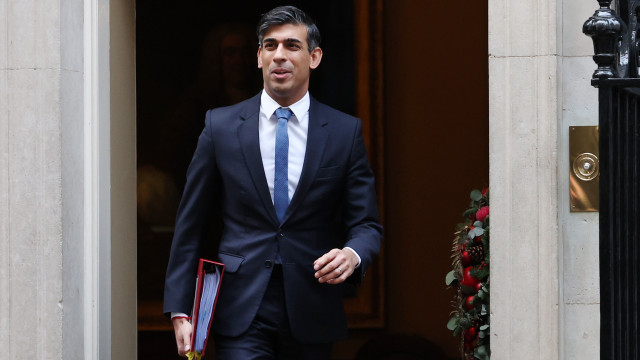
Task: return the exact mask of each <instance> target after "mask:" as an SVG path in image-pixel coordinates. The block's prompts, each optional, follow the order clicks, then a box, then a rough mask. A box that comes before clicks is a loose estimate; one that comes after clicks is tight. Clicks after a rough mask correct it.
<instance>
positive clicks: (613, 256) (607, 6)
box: [583, 0, 640, 360]
mask: <svg viewBox="0 0 640 360" xmlns="http://www.w3.org/2000/svg"><path fill="white" fill-rule="evenodd" d="M598 3H599V4H600V8H599V9H598V10H596V12H595V13H594V15H593V16H592V17H591V18H589V19H588V20H587V21H586V22H585V24H584V26H583V32H584V33H585V34H587V35H588V36H590V37H591V38H592V39H593V44H594V50H595V55H594V57H593V59H594V61H595V62H596V63H597V65H598V68H597V69H596V71H595V72H594V74H593V79H592V81H591V84H592V85H593V86H595V87H597V88H598V92H599V128H600V317H601V330H600V358H601V359H611V360H614V359H615V360H618V359H640V349H639V348H638V340H639V339H638V335H639V334H638V324H639V323H640V321H639V320H640V316H639V315H640V313H639V312H638V308H639V305H640V304H639V302H640V294H639V292H640V274H639V273H638V268H639V265H638V261H639V260H640V257H639V256H638V255H639V253H638V250H639V248H640V246H639V244H638V240H640V236H639V235H640V226H638V222H640V192H639V191H638V175H639V174H638V173H639V170H640V169H639V166H640V161H639V160H640V128H639V124H638V120H639V119H640V117H639V114H640V112H639V111H640V108H639V103H640V77H639V76H638V74H639V71H638V67H639V65H640V59H639V57H638V55H639V54H638V45H639V41H638V40H637V39H636V35H637V34H638V29H639V26H638V18H639V17H640V0H618V1H616V2H615V4H613V8H614V9H615V10H613V9H612V4H611V3H612V1H611V0H607V1H606V0H598Z"/></svg>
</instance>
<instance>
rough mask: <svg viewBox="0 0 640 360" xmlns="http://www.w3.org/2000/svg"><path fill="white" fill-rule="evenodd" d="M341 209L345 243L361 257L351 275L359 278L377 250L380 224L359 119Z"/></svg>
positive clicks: (380, 232)
mask: <svg viewBox="0 0 640 360" xmlns="http://www.w3.org/2000/svg"><path fill="white" fill-rule="evenodd" d="M343 209H344V213H343V217H344V222H345V226H346V229H347V242H346V244H345V246H348V247H350V248H352V249H353V250H355V251H356V253H358V255H359V256H360V258H361V262H360V266H359V267H358V269H356V270H357V271H356V273H355V274H354V276H353V277H354V278H355V279H354V280H361V278H362V277H363V276H364V273H365V271H366V269H367V268H368V267H369V265H371V262H372V261H373V259H374V258H375V257H376V256H377V255H378V253H379V251H380V243H381V240H382V225H380V220H379V215H378V206H377V201H376V189H375V179H374V177H373V171H371V168H370V167H369V162H368V158H367V150H366V148H365V145H364V139H363V137H362V123H361V122H360V120H358V121H357V125H356V126H355V130H354V134H353V141H352V148H351V153H350V156H349V167H348V169H347V180H346V189H345V193H344V204H343Z"/></svg>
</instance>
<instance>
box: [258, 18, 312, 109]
mask: <svg viewBox="0 0 640 360" xmlns="http://www.w3.org/2000/svg"><path fill="white" fill-rule="evenodd" d="M321 59H322V50H321V49H320V48H319V47H318V48H315V49H313V51H312V52H311V53H309V45H308V44H307V28H306V26H304V25H292V24H285V25H277V26H272V27H271V28H269V30H267V33H266V34H265V36H264V39H263V40H262V47H261V48H259V49H258V68H260V69H262V78H263V80H264V89H265V90H266V91H267V93H268V94H269V96H271V97H272V98H273V99H274V100H276V101H277V102H278V104H280V105H281V106H289V105H291V104H293V103H295V102H296V101H298V100H300V99H301V98H302V97H303V96H304V94H305V93H306V92H307V90H308V89H309V76H310V75H311V70H312V69H315V68H317V67H318V65H320V60H321Z"/></svg>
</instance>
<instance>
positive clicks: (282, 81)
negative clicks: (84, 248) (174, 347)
mask: <svg viewBox="0 0 640 360" xmlns="http://www.w3.org/2000/svg"><path fill="white" fill-rule="evenodd" d="M258 38H259V48H258V67H259V68H261V69H262V73H263V80H264V90H263V91H262V92H261V93H260V94H258V95H257V96H255V97H253V98H251V99H249V100H246V101H244V102H242V103H239V104H237V105H233V106H229V107H224V108H219V109H214V110H210V111H209V112H207V115H206V120H205V128H204V130H203V131H202V134H201V135H200V139H199V140H198V146H197V149H196V151H195V154H194V156H193V160H192V162H191V165H190V166H189V170H188V171H187V183H186V187H185V190H184V194H183V198H182V201H181V203H180V208H179V210H178V215H177V220H176V228H175V235H174V239H173V243H172V248H171V256H170V260H169V265H168V269H167V277H166V283H165V303H164V311H165V312H166V313H170V314H171V316H172V322H173V325H174V330H175V333H176V341H177V344H178V352H179V354H180V355H184V354H185V352H186V351H187V350H188V344H189V337H190V335H191V330H192V329H191V325H190V323H189V322H188V319H186V315H185V313H187V312H189V311H191V306H192V305H193V284H194V276H195V272H196V267H197V263H198V258H199V257H200V256H201V249H202V246H203V244H202V243H203V242H204V239H206V231H207V229H208V227H209V224H208V220H209V219H210V217H211V215H212V213H213V212H214V208H216V207H217V212H218V213H220V214H221V217H222V222H223V231H222V236H221V238H220V243H219V247H218V258H219V260H220V261H221V262H223V263H224V264H225V265H226V271H225V274H224V278H223V282H222V289H221V293H220V296H219V299H218V304H217V308H216V313H215V316H214V319H213V332H214V334H215V348H216V355H217V356H216V358H217V359H220V360H227V359H230V360H235V359H328V358H329V357H330V354H331V344H332V343H333V342H334V341H336V340H338V339H342V338H344V337H346V334H347V329H346V320H345V313H344V307H343V303H342V291H343V285H342V284H343V283H344V282H345V280H347V278H349V277H351V279H353V280H356V281H358V280H359V279H360V278H361V277H362V276H364V272H365V270H366V269H367V267H368V266H369V265H370V264H371V262H372V261H373V259H374V258H375V257H376V256H377V254H378V251H379V248H380V241H381V237H382V227H381V226H380V224H379V221H378V210H377V205H376V195H375V187H374V178H373V174H372V171H371V169H370V167H369V165H368V162H367V155H366V149H365V146H364V142H363V138H362V134H361V122H360V120H359V119H356V118H354V117H352V116H349V115H346V114H344V113H341V112H339V111H337V110H334V109H332V108H330V107H328V106H326V105H323V104H321V103H319V102H317V101H315V100H314V99H313V98H311V97H310V96H309V93H308V87H309V76H310V73H311V70H313V69H315V68H317V67H318V65H319V64H320V61H321V59H322V50H321V49H320V47H319V43H320V34H319V31H318V29H317V27H316V25H315V24H314V23H313V21H312V20H311V19H310V18H309V17H308V16H307V15H306V14H305V13H304V12H302V11H300V10H299V9H297V8H295V7H291V6H284V7H278V8H275V9H273V10H271V11H270V12H268V13H266V14H264V15H263V16H262V18H261V20H260V23H259V24H258Z"/></svg>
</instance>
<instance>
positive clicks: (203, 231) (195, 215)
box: [163, 110, 219, 314]
mask: <svg viewBox="0 0 640 360" xmlns="http://www.w3.org/2000/svg"><path fill="white" fill-rule="evenodd" d="M211 117H212V110H209V111H208V112H207V115H206V118H205V127H204V130H203V131H202V134H201V135H200V138H199V139H198V146H197V148H196V151H195V153H194V155H193V159H192V160H191V164H190V165H189V168H188V170H187V181H186V185H185V189H184V193H183V195H182V199H181V201H180V206H179V207H178V213H177V216H176V225H175V230H174V235H173V241H172V243H171V253H170V256H169V263H168V266H167V273H166V278H165V288H164V310H163V311H164V313H165V314H170V313H171V312H182V313H186V314H190V313H191V308H192V306H193V297H194V289H195V277H196V273H197V267H198V260H199V258H200V256H201V251H202V247H203V243H204V240H205V239H206V238H207V231H208V229H209V219H210V218H211V213H212V210H213V204H214V202H215V199H214V197H215V194H216V189H217V186H218V184H219V175H218V171H217V166H216V158H215V150H214V144H213V139H212V129H211V128H212V124H211Z"/></svg>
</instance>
